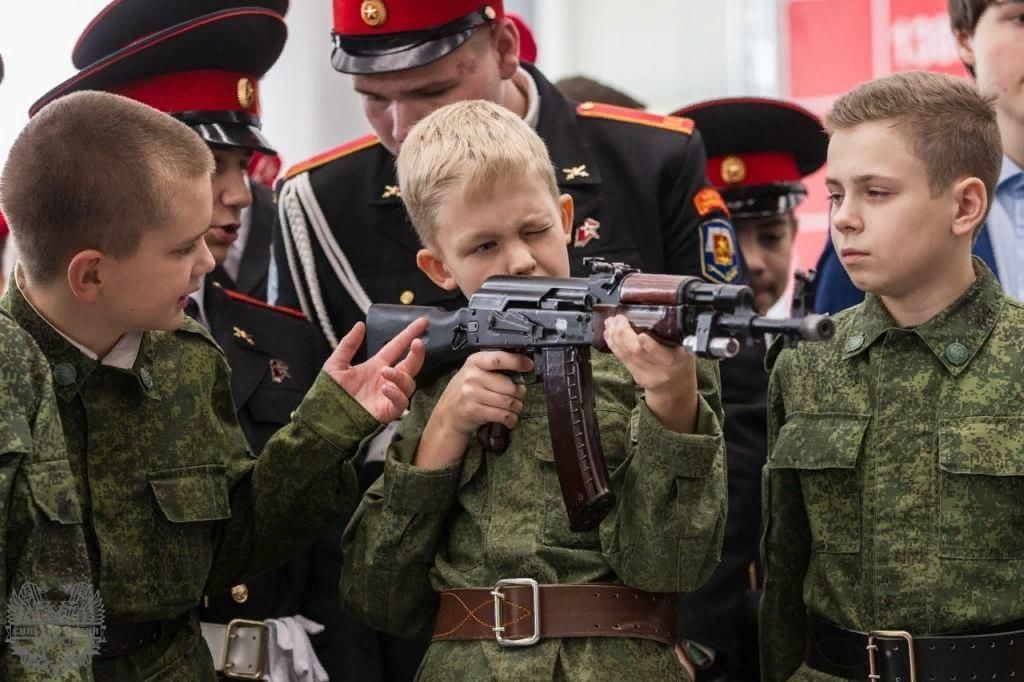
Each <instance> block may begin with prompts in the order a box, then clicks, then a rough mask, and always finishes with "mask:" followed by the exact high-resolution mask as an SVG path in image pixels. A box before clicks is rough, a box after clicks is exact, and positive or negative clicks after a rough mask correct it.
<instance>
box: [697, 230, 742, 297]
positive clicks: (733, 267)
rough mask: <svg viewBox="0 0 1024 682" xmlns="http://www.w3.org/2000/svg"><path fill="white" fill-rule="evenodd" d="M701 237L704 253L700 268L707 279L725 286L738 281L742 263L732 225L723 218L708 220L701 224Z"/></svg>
mask: <svg viewBox="0 0 1024 682" xmlns="http://www.w3.org/2000/svg"><path fill="white" fill-rule="evenodd" d="M700 235H701V249H702V251H703V253H702V254H701V255H702V258H701V263H700V266H701V271H702V272H703V273H704V277H705V279H708V280H710V281H712V282H721V283H725V284H727V283H729V282H731V281H733V280H734V279H736V277H737V275H739V273H740V263H739V254H738V253H737V251H736V236H735V234H733V231H732V225H730V224H729V223H728V222H727V221H725V220H722V219H721V218H715V219H713V220H707V221H705V222H703V223H701V224H700Z"/></svg>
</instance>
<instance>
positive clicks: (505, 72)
mask: <svg viewBox="0 0 1024 682" xmlns="http://www.w3.org/2000/svg"><path fill="white" fill-rule="evenodd" d="M491 45H492V47H493V49H494V51H495V52H496V54H497V56H498V73H499V74H500V75H501V79H502V80H508V79H509V78H511V77H512V76H514V75H515V74H516V72H517V71H518V70H519V31H518V30H517V29H516V26H515V24H513V23H512V20H511V19H507V18H506V19H503V20H502V21H501V23H499V24H498V25H496V26H495V27H494V29H493V33H492V34H491Z"/></svg>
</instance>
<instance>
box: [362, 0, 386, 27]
mask: <svg viewBox="0 0 1024 682" xmlns="http://www.w3.org/2000/svg"><path fill="white" fill-rule="evenodd" d="M359 16H360V17H362V18H363V22H364V23H365V24H366V25H367V26H380V25H381V24H383V23H384V22H385V21H387V20H388V8H387V7H385V6H384V3H383V2H381V1H380V0H363V4H362V6H360V8H359Z"/></svg>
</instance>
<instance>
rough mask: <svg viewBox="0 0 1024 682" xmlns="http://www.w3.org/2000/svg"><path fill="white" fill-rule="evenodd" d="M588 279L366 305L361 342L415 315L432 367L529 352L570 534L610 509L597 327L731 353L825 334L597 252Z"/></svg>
mask: <svg viewBox="0 0 1024 682" xmlns="http://www.w3.org/2000/svg"><path fill="white" fill-rule="evenodd" d="M585 262H586V263H587V264H588V265H589V266H590V268H591V272H592V274H591V275H590V276H589V277H586V278H554V277H513V276H500V277H491V278H489V279H488V280H487V281H486V282H484V284H483V286H481V287H480V290H479V291H477V292H476V293H475V294H473V295H472V296H471V297H470V299H469V304H468V305H467V306H466V307H465V308H461V309H458V310H452V311H449V310H444V309H442V308H430V307H422V306H408V305H387V304H374V305H372V306H370V310H369V312H368V313H367V319H366V324H367V345H368V350H369V354H371V355H372V354H373V353H375V352H376V351H377V350H378V349H380V348H381V347H382V346H383V345H384V344H385V343H387V342H388V341H389V340H390V339H391V338H393V337H394V336H395V335H396V334H397V333H398V332H399V331H401V330H402V329H404V328H405V327H406V325H408V324H409V323H410V322H412V321H413V320H415V319H416V318H417V317H426V318H428V319H429V321H430V326H429V328H428V329H427V333H426V335H425V336H424V337H423V342H424V344H425V346H426V352H427V364H428V365H433V366H438V365H441V364H445V363H448V362H451V361H452V360H457V359H460V358H464V357H465V356H467V355H468V354H469V353H472V352H474V351H478V350H506V351H512V352H520V353H526V354H530V355H532V356H533V361H534V371H535V372H536V373H537V374H539V375H540V376H542V377H543V381H544V393H545V395H546V396H547V405H548V426H549V428H550V431H551V441H552V444H553V446H554V454H555V465H556V469H557V471H558V480H559V483H560V484H561V488H562V497H563V499H564V500H565V508H566V511H567V512H568V515H569V526H570V528H572V530H574V531H577V532H582V531H586V530H591V529H593V528H595V527H597V525H598V524H600V522H601V520H602V519H603V518H604V517H605V516H606V515H607V514H608V512H609V511H610V510H611V508H612V506H613V505H614V504H615V495H614V492H613V491H612V488H611V484H610V483H609V480H608V471H607V468H606V466H605V461H604V453H603V452H602V450H601V439H600V434H599V433H598V427H597V420H596V417H595V414H594V391H593V386H592V385H591V371H590V347H591V346H593V347H594V348H596V349H597V350H599V351H602V352H609V348H608V346H607V344H606V343H605V341H604V323H605V321H606V320H608V319H609V318H611V317H612V316H614V315H624V316H626V318H627V319H628V320H629V322H630V324H631V325H632V327H633V329H635V330H636V331H637V332H647V333H648V334H650V335H651V336H652V337H653V338H655V339H656V340H658V341H659V342H661V343H664V344H666V345H676V346H678V345H682V346H683V347H684V348H686V349H687V350H688V351H690V352H691V353H693V354H694V355H697V356H699V357H706V358H729V357H732V356H734V355H736V353H737V352H739V350H740V339H746V338H751V337H762V338H763V337H764V335H765V334H772V335H777V336H782V337H784V338H785V339H786V340H787V342H788V343H795V342H796V341H798V340H805V341H825V340H828V339H830V338H832V334H833V333H834V331H835V328H834V325H833V323H832V320H831V319H829V318H828V317H826V316H823V315H807V316H805V317H802V318H794V319H769V318H766V317H760V316H758V315H757V313H756V312H755V311H754V309H753V304H754V295H753V292H751V290H750V288H749V287H746V286H740V285H734V284H710V283H708V282H705V281H704V280H702V279H700V278H699V277H685V276H681V275H650V274H645V273H642V272H640V271H638V270H636V269H634V268H632V267H630V266H628V265H625V264H622V263H608V262H607V261H605V260H604V259H602V258H588V259H586V261H585ZM478 435H479V437H480V439H481V441H482V442H483V444H484V446H485V447H486V448H487V449H489V450H491V451H494V452H502V451H504V449H505V448H506V447H508V429H507V428H506V427H504V426H503V425H501V424H487V425H485V426H483V427H481V430H480V433H479V434H478Z"/></svg>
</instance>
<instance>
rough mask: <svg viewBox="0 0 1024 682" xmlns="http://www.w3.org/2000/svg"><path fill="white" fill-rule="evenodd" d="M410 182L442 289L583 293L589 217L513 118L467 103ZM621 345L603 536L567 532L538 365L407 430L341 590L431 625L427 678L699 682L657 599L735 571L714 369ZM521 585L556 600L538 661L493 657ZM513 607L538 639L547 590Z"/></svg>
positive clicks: (605, 407)
mask: <svg viewBox="0 0 1024 682" xmlns="http://www.w3.org/2000/svg"><path fill="white" fill-rule="evenodd" d="M398 176H399V179H400V184H401V187H402V198H403V201H405V203H406V206H407V208H408V210H409V215H410V216H411V217H412V221H413V225H414V227H415V228H416V230H417V232H418V234H419V236H420V239H421V240H422V242H423V245H424V248H423V249H422V250H421V251H420V252H419V254H418V257H417V260H418V264H419V266H420V268H421V269H422V270H423V271H424V272H425V273H426V274H427V275H428V276H429V277H430V278H431V279H432V280H433V281H434V282H435V283H437V284H438V285H439V286H441V287H443V288H445V289H448V290H455V289H459V290H461V292H462V293H463V294H465V295H467V296H469V295H471V294H473V293H474V292H475V291H476V290H477V289H478V288H479V287H480V285H481V284H482V283H483V282H484V280H485V279H487V278H488V277H490V276H493V275H522V276H548V277H567V276H568V275H569V259H568V253H567V248H566V244H567V240H568V237H569V234H570V231H571V227H572V224H573V223H572V200H571V198H570V197H569V196H568V195H564V194H563V195H561V196H559V194H558V190H557V188H556V185H555V178H554V174H553V172H552V166H551V162H550V159H549V157H548V154H547V150H546V149H545V147H544V144H543V142H541V140H540V139H539V138H538V137H537V135H536V134H535V133H534V132H533V130H532V129H531V128H530V127H529V126H528V125H527V124H526V123H525V122H524V121H523V120H522V119H520V118H519V117H517V116H515V115H514V114H512V113H511V112H509V111H507V110H506V109H503V108H501V107H499V106H496V105H494V104H491V103H488V102H482V101H468V102H460V103H457V104H452V105H449V106H446V107H444V108H442V109H439V110H438V111H436V112H434V113H432V114H431V115H429V116H427V117H426V118H424V119H423V121H421V122H420V123H418V124H417V126H416V127H415V128H414V129H413V131H412V132H411V134H410V135H409V137H408V138H407V139H406V141H405V143H404V144H403V146H402V151H401V153H400V154H399V157H398ZM605 338H606V339H607V341H608V343H609V345H610V346H611V349H612V351H613V352H614V354H615V356H616V357H612V356H610V355H599V354H595V356H594V357H593V358H592V362H593V372H594V385H595V387H596V393H597V415H598V422H599V425H600V433H601V439H602V442H603V446H604V452H605V455H606V457H607V460H608V466H609V471H611V472H612V481H613V487H614V488H615V490H616V493H617V496H618V503H617V505H616V507H615V508H614V509H613V510H612V512H611V514H610V515H609V516H608V517H607V518H606V519H605V520H604V522H603V523H602V524H601V526H600V527H599V528H598V529H596V530H594V531H590V532H584V533H574V532H572V531H570V529H569V524H568V520H567V517H566V512H565V508H564V505H563V503H562V498H561V494H560V492H559V484H558V480H557V475H556V473H555V464H554V461H553V454H552V444H551V438H550V435H549V433H548V424H547V411H546V408H545V400H544V395H543V388H542V387H543V384H542V383H539V382H538V381H537V378H536V377H535V376H533V375H532V374H530V371H531V370H532V369H533V366H532V361H531V360H530V359H529V358H527V357H524V356H522V355H517V354H513V353H507V352H499V351H493V352H479V353H476V354H474V355H472V356H470V357H469V359H468V360H467V361H466V362H465V364H464V365H463V366H462V367H461V368H459V369H457V371H453V372H450V373H448V374H446V375H445V376H443V377H442V378H440V379H439V380H437V381H436V382H434V383H433V384H431V385H426V386H424V387H421V390H420V391H419V392H418V393H417V394H416V396H415V398H414V400H413V404H412V407H411V412H410V414H409V415H407V416H406V418H404V419H403V420H402V422H401V425H400V427H399V431H398V434H397V436H396V439H395V441H394V443H393V445H392V447H391V449H390V451H389V453H388V458H387V461H386V463H385V468H384V474H383V476H382V477H381V478H380V479H378V480H377V482H376V483H375V484H374V486H373V487H371V488H370V490H369V491H368V492H367V494H366V495H365V496H364V498H363V503H362V505H361V506H360V508H359V510H358V511H357V513H356V516H355V517H354V518H353V521H352V522H351V524H350V525H349V528H348V529H347V530H346V540H345V543H344V545H343V554H344V557H345V564H344V569H343V571H342V580H341V590H342V601H343V603H344V604H345V605H346V606H347V608H349V609H350V610H351V611H352V612H353V613H355V614H356V615H358V616H359V617H361V618H363V619H365V620H366V621H367V622H368V623H369V624H370V625H371V626H372V627H374V628H377V629H381V630H385V631H388V632H392V633H395V634H400V635H413V634H416V633H420V632H423V631H424V630H426V629H427V628H429V627H431V626H434V635H433V642H432V644H431V646H430V648H429V649H428V651H427V654H426V657H425V659H424V661H423V663H422V665H421V667H420V670H419V676H420V677H421V678H422V679H565V678H569V679H577V678H579V676H580V675H586V674H596V673H598V672H600V674H601V675H602V676H604V677H606V678H607V679H659V680H661V679H688V675H687V674H686V673H685V672H684V669H683V668H682V667H681V666H680V664H679V662H678V660H677V658H676V655H675V653H674V651H673V649H672V643H673V634H672V632H673V630H674V620H673V618H674V603H675V596H674V595H672V594H654V593H672V592H680V591H686V590H690V589H693V588H694V587H695V586H697V585H699V584H700V583H701V582H702V581H703V580H704V579H706V577H707V576H708V575H709V574H710V572H711V570H712V569H713V568H714V566H715V565H716V563H717V561H718V555H719V549H720V545H721V540H722V531H723V527H724V518H725V514H724V512H725V488H724V483H725V481H724V467H723V441H722V432H721V425H720V419H721V417H720V413H721V407H720V399H719V390H718V379H717V371H716V370H717V368H716V366H715V365H714V364H713V363H711V362H708V361H704V360H695V359H694V358H693V357H692V356H691V355H689V354H688V353H686V352H685V351H684V350H683V349H682V348H669V347H666V346H662V345H660V344H658V343H657V342H655V341H654V340H653V339H652V338H650V337H648V336H646V335H637V334H636V333H635V332H634V331H633V330H632V329H631V328H630V327H629V325H628V323H626V322H625V321H624V320H623V319H622V318H616V319H613V320H612V321H611V326H610V328H609V329H608V330H607V331H606V335H605ZM504 372H515V373H524V374H526V377H525V382H526V384H525V385H521V384H517V383H515V382H514V381H513V380H512V379H511V378H509V376H507V375H506V374H505V373H504ZM488 422H500V423H503V424H505V425H506V426H508V427H510V428H511V429H512V430H511V437H510V442H509V446H508V450H507V451H506V452H504V453H502V454H495V453H492V452H484V451H483V450H482V448H481V446H480V444H479V442H478V441H477V439H476V438H474V434H475V432H476V430H477V428H478V427H480V426H481V425H483V424H485V423H488ZM508 578H526V579H532V580H535V581H536V582H537V583H539V584H540V587H539V588H538V590H539V600H540V620H541V626H540V628H539V629H540V632H539V633H538V634H539V635H540V641H539V642H538V643H537V644H535V645H533V646H530V647H526V648H523V647H515V646H512V647H505V646H502V645H500V644H499V643H498V642H496V641H495V632H494V630H493V629H492V627H493V626H494V625H495V624H494V614H493V610H494V606H493V605H494V602H495V597H494V596H492V594H491V592H490V590H491V589H493V588H494V586H495V585H496V584H497V583H498V582H499V581H500V580H502V579H508ZM596 583H604V584H605V585H597V584H596ZM608 584H611V585H608ZM627 586H628V587H627ZM499 591H500V593H501V595H502V596H501V597H500V598H499V600H500V603H501V604H502V605H503V608H502V617H501V618H502V621H501V623H500V626H501V627H505V628H506V629H505V630H504V631H501V633H502V636H503V637H505V638H508V639H522V638H523V637H529V636H530V635H531V634H533V628H532V626H531V625H530V623H531V622H532V621H531V618H532V615H533V613H534V611H533V602H532V598H533V597H532V590H531V588H514V587H504V588H502V589H501V590H499ZM623 608H626V609H633V611H632V612H631V613H628V614H627V613H626V611H623V610H621V609H623ZM617 609H618V610H617ZM520 643H522V642H520Z"/></svg>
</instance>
